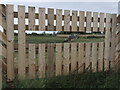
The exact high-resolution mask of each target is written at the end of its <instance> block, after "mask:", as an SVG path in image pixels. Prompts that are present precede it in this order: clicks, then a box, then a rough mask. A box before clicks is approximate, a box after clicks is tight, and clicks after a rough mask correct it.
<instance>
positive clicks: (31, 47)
mask: <svg viewBox="0 0 120 90" xmlns="http://www.w3.org/2000/svg"><path fill="white" fill-rule="evenodd" d="M35 59H36V54H35V44H29V73H28V75H29V79H34V78H35V72H36V68H35Z"/></svg>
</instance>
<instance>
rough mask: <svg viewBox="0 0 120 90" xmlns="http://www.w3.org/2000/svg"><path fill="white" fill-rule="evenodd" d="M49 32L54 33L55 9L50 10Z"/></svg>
mask: <svg viewBox="0 0 120 90" xmlns="http://www.w3.org/2000/svg"><path fill="white" fill-rule="evenodd" d="M48 31H54V9H52V8H48Z"/></svg>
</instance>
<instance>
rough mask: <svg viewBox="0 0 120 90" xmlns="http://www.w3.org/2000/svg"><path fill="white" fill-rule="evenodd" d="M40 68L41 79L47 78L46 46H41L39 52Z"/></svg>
mask: <svg viewBox="0 0 120 90" xmlns="http://www.w3.org/2000/svg"><path fill="white" fill-rule="evenodd" d="M38 66H39V78H44V77H45V71H46V69H45V67H46V62H45V44H39V51H38Z"/></svg>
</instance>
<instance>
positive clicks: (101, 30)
mask: <svg viewBox="0 0 120 90" xmlns="http://www.w3.org/2000/svg"><path fill="white" fill-rule="evenodd" d="M99 31H100V32H104V13H100V23H99Z"/></svg>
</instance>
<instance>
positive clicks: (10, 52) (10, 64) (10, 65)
mask: <svg viewBox="0 0 120 90" xmlns="http://www.w3.org/2000/svg"><path fill="white" fill-rule="evenodd" d="M6 21H7V80H8V81H11V80H13V79H14V77H15V75H14V31H13V29H14V27H13V26H14V19H13V5H6Z"/></svg>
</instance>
